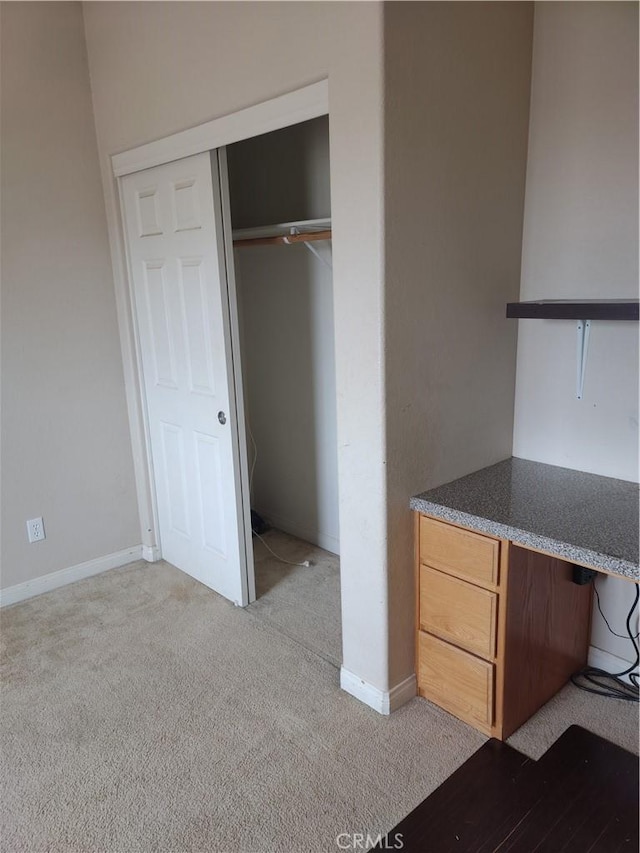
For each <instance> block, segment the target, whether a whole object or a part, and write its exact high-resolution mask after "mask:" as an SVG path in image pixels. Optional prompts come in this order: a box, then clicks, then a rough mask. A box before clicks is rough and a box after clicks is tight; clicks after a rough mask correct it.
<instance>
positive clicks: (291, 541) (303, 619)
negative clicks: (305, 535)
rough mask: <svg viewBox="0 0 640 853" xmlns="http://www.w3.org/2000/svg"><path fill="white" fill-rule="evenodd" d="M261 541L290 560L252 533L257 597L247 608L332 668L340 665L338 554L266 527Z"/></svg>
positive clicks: (340, 634) (340, 635)
mask: <svg viewBox="0 0 640 853" xmlns="http://www.w3.org/2000/svg"><path fill="white" fill-rule="evenodd" d="M262 539H263V540H264V542H265V543H266V544H267V545H268V546H269V548H271V549H272V550H273V551H274V552H275V553H276V554H278V556H280V557H284V558H285V560H289V561H290V562H292V563H303V562H304V561H305V560H309V562H310V563H311V565H310V566H309V567H308V568H305V567H301V566H289V565H287V564H286V563H282V562H279V561H278V560H276V559H275V557H274V556H273V555H272V554H271V553H269V551H268V550H267V548H266V547H265V544H264V543H263V542H262V541H261V540H260V539H257V538H255V537H254V540H253V552H254V561H255V573H256V595H257V600H256V601H254V602H253V604H250V605H249V608H248V609H249V611H250V612H251V613H253V614H254V615H255V616H257V617H258V618H260V619H262V620H264V621H265V622H268V623H269V624H271V625H273V626H274V627H275V628H277V629H278V630H279V631H282V632H283V633H284V634H286V635H287V636H288V637H291V639H293V640H296V642H298V643H301V644H302V645H303V646H305V648H307V649H310V650H311V651H312V652H315V653H316V654H318V655H320V656H321V657H323V658H324V659H325V660H327V661H329V663H332V664H334V666H340V664H341V663H342V632H341V630H340V628H341V625H340V558H339V557H338V556H336V554H331V553H330V552H329V551H324V550H323V549H322V548H318V546H317V545H311V544H310V543H309V542H304V541H303V540H302V539H297V538H295V537H294V536H289V535H288V534H287V533H282V532H281V531H279V530H269V531H268V532H267V533H265V534H263V536H262Z"/></svg>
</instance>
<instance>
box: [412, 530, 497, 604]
mask: <svg viewBox="0 0 640 853" xmlns="http://www.w3.org/2000/svg"><path fill="white" fill-rule="evenodd" d="M499 554H500V542H499V540H498V539H491V538H490V537H488V536H481V535H480V534H479V533H472V532H471V531H467V530H461V529H460V528H459V527H454V526H453V525H451V524H446V523H445V522H442V521H435V520H434V519H432V518H427V517H426V516H424V515H421V516H420V562H421V563H425V564H426V565H428V566H431V567H432V568H434V569H439V570H440V571H441V572H446V573H447V574H450V575H455V576H456V577H459V578H462V579H463V580H469V581H471V582H472V583H476V584H480V585H483V586H488V587H492V588H494V589H495V587H497V585H498V557H499Z"/></svg>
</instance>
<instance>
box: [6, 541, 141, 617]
mask: <svg viewBox="0 0 640 853" xmlns="http://www.w3.org/2000/svg"><path fill="white" fill-rule="evenodd" d="M141 557H142V546H141V545H134V546H133V547H131V548H125V550H124V551H116V553H115V554H106V555H105V556H104V557H97V558H96V559H95V560H87V562H86V563H79V564H78V565H77V566H69V568H67V569H60V571H58V572H51V573H50V574H48V575H43V576H42V577H39V578H34V579H33V580H30V581H25V582H24V583H18V584H16V585H15V586H9V587H7V588H6V589H3V590H0V607H8V606H9V605H10V604H17V603H18V602H19V601H25V600H26V599H27V598H33V597H34V596H36V595H42V593H43V592H51V590H53V589H58V587H61V586H66V585H67V584H69V583H74V581H79V580H82V579H83V578H90V577H91V576H92V575H99V574H100V573H101V572H106V571H108V570H109V569H117V568H118V567H119V566H125V565H126V564H127V563H132V562H133V561H134V560H140V559H141Z"/></svg>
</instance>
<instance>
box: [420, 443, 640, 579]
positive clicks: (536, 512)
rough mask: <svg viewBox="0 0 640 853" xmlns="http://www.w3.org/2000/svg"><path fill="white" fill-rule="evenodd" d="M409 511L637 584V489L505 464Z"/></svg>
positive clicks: (436, 492) (518, 462) (521, 463)
mask: <svg viewBox="0 0 640 853" xmlns="http://www.w3.org/2000/svg"><path fill="white" fill-rule="evenodd" d="M411 508H412V509H415V510H418V512H424V513H427V514H428V515H432V516H435V517H436V518H441V519H443V520H444V521H450V522H452V523H453V524H460V525H462V526H464V527H470V528H472V529H473V530H478V531H479V532H481V533H488V534H489V535H491V536H497V537H499V538H501V539H510V540H511V541H513V542H515V543H517V544H520V545H525V546H529V547H531V548H539V549H540V550H542V551H547V552H551V553H552V554H557V555H558V556H559V557H561V558H562V559H565V560H568V561H570V562H574V563H579V564H582V565H586V566H592V567H593V568H595V569H603V570H604V571H606V572H611V573H613V574H617V575H623V576H624V577H627V578H631V579H633V580H638V486H637V484H635V483H630V482H627V481H626V480H614V479H612V478H611V477H600V476H599V475H597V474H587V473H585V472H583V471H573V470H571V469H569V468H559V467H557V466H555V465H544V464H542V463H541V462H531V461H529V460H527V459H516V458H515V457H514V458H512V459H506V460H505V461H504V462H498V464H497V465H491V466H490V467H489V468H483V469H482V470H481V471H476V472H475V473H474V474H469V475H468V476H466V477H462V478H460V479H459V480H454V481H453V482H452V483H447V484H446V485H444V486H439V487H438V488H437V489H431V490H430V491H428V492H423V493H422V494H420V495H416V496H415V497H413V498H411Z"/></svg>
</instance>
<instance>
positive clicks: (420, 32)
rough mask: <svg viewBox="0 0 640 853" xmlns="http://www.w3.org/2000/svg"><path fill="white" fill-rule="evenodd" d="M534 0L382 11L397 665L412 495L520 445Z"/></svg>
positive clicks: (407, 632)
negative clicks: (513, 304) (520, 312)
mask: <svg viewBox="0 0 640 853" xmlns="http://www.w3.org/2000/svg"><path fill="white" fill-rule="evenodd" d="M532 19H533V8H532V5H531V4H529V3H390V4H388V5H387V6H386V13H385V46H386V68H385V91H386V105H387V108H386V112H385V187H386V205H385V223H386V225H385V231H386V264H385V269H386V300H385V341H386V354H387V359H386V422H387V468H388V486H387V488H388V492H387V499H388V513H389V565H390V567H391V572H390V577H389V588H390V593H389V598H390V601H392V602H393V608H394V609H396V611H397V613H400V612H402V611H404V613H405V614H406V615H405V622H404V626H400V623H399V619H397V618H396V619H395V620H393V619H392V626H393V625H394V624H395V625H396V630H397V633H396V635H395V636H392V643H391V648H392V653H393V658H392V666H393V667H394V668H398V669H399V668H400V667H401V666H403V665H406V664H405V662H406V660H407V659H408V657H409V653H410V647H411V643H412V642H413V638H412V634H411V626H412V619H411V614H412V607H413V595H414V591H413V574H412V571H411V566H412V545H413V529H412V519H411V517H410V513H409V512H408V510H407V499H408V496H409V495H411V494H413V493H415V492H418V491H422V490H423V489H426V488H430V487H433V486H436V485H439V484H440V483H444V482H448V481H450V480H452V479H455V478H456V477H460V476H462V475H464V474H468V473H470V472H472V471H475V470H478V469H479V468H482V467H484V466H486V465H490V464H492V463H494V462H498V461H500V460H501V459H505V458H507V457H508V456H510V455H511V443H512V429H513V401H514V382H515V359H516V325H515V323H513V322H511V321H508V320H506V319H505V305H506V303H507V302H508V301H511V300H515V299H517V297H518V287H519V279H520V256H521V245H522V244H521V241H522V217H523V205H524V185H525V172H526V156H527V125H528V106H529V90H530V73H531V40H532V28H533V20H532Z"/></svg>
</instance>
